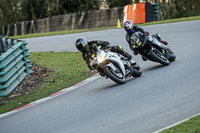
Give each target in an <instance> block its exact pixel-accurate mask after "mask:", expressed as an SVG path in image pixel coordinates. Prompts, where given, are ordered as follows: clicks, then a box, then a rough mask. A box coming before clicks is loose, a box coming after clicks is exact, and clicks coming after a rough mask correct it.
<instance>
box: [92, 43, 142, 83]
mask: <svg viewBox="0 0 200 133" xmlns="http://www.w3.org/2000/svg"><path fill="white" fill-rule="evenodd" d="M100 48H101V46H98V47H97V46H96V57H95V58H94V59H93V60H92V61H90V65H91V66H93V67H94V68H95V69H96V70H97V71H98V72H99V74H100V75H101V76H103V77H106V78H110V79H111V80H113V81H114V82H116V83H118V84H123V83H125V82H126V79H127V78H128V77H131V76H133V77H139V76H141V74H142V70H141V68H140V66H139V65H137V64H136V62H135V61H134V62H132V63H131V62H130V61H128V60H127V59H125V57H123V56H121V55H120V54H118V53H114V52H111V51H110V50H109V49H108V50H101V49H100Z"/></svg>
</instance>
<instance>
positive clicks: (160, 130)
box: [153, 113, 200, 133]
mask: <svg viewBox="0 0 200 133" xmlns="http://www.w3.org/2000/svg"><path fill="white" fill-rule="evenodd" d="M199 115H200V113H198V114H196V115H193V116H191V117H188V118H186V119H184V120H182V121H178V122H176V123H174V124H172V125H169V126H167V127H164V128H162V129H159V130H157V131H155V132H153V133H159V132H162V131H164V130H166V129H169V128H171V127H174V126H177V125H179V124H181V123H183V122H186V121H187V120H190V119H192V118H194V117H196V116H199Z"/></svg>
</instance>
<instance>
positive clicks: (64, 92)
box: [0, 74, 100, 119]
mask: <svg viewBox="0 0 200 133" xmlns="http://www.w3.org/2000/svg"><path fill="white" fill-rule="evenodd" d="M99 77H100V76H99V74H95V75H93V76H92V77H90V78H88V79H85V80H83V81H81V82H79V83H77V84H75V85H73V86H71V87H69V88H65V89H62V90H60V91H59V92H56V93H53V94H51V95H50V96H47V97H45V98H42V99H39V100H36V101H34V102H32V103H29V104H26V105H24V106H22V107H19V108H16V109H13V110H12V111H10V112H7V113H4V114H0V119H1V118H4V117H7V116H10V115H12V114H14V113H17V112H19V111H22V110H25V109H28V108H31V107H33V106H35V105H38V104H40V103H43V102H46V101H48V100H50V99H53V98H55V97H58V96H61V95H63V94H66V93H68V92H70V91H72V90H75V89H78V88H79V87H81V86H83V85H86V84H88V83H90V82H92V81H94V80H96V79H98V78H99ZM29 105H30V106H29Z"/></svg>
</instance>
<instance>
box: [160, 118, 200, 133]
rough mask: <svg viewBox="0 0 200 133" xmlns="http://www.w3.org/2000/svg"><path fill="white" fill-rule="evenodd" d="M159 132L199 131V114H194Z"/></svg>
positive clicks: (199, 132) (182, 132) (181, 132)
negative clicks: (186, 119) (184, 120)
mask: <svg viewBox="0 0 200 133" xmlns="http://www.w3.org/2000/svg"><path fill="white" fill-rule="evenodd" d="M161 133H200V116H196V117H194V118H192V119H190V120H188V121H186V122H184V123H182V124H179V125H177V126H174V127H172V128H169V129H167V130H164V131H163V132H161Z"/></svg>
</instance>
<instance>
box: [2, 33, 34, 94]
mask: <svg viewBox="0 0 200 133" xmlns="http://www.w3.org/2000/svg"><path fill="white" fill-rule="evenodd" d="M0 43H2V46H1V44H0V50H2V51H3V52H4V53H2V51H1V56H0V97H2V96H6V95H8V94H10V93H11V92H12V91H13V90H14V89H15V88H16V87H17V85H18V84H19V83H20V82H21V81H22V80H23V79H24V78H25V77H26V76H27V75H28V74H31V73H32V71H31V70H30V68H31V67H32V65H31V64H30V61H31V60H30V59H29V58H28V56H29V53H28V52H27V51H28V48H27V47H26V45H27V42H25V41H18V40H14V39H8V38H6V37H1V38H0Z"/></svg>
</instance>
